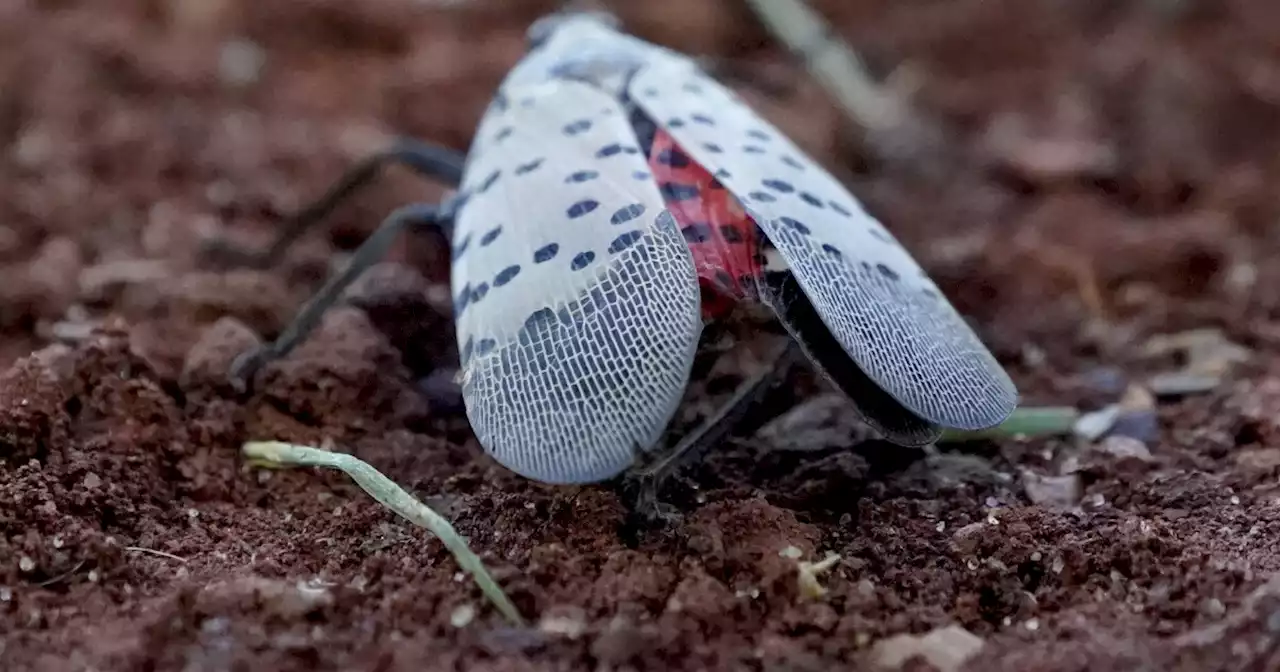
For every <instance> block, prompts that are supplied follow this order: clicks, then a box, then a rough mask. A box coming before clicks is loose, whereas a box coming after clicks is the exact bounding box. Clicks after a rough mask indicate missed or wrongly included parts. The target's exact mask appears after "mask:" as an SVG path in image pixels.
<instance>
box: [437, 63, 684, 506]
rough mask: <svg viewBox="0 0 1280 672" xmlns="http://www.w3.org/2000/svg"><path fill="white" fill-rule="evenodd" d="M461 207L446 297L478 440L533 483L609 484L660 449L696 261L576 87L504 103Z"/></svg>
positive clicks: (480, 147) (644, 177) (605, 116)
mask: <svg viewBox="0 0 1280 672" xmlns="http://www.w3.org/2000/svg"><path fill="white" fill-rule="evenodd" d="M460 193H462V194H464V195H465V199H466V200H465V201H464V204H463V205H462V209H461V211H460V213H459V215H458V219H457V223H456V230H455V232H454V238H453V239H454V253H453V268H452V286H453V291H454V306H455V315H456V320H457V333H458V347H459V352H460V354H461V358H462V371H463V383H462V391H463V398H464V401H465V404H466V408H467V416H468V418H469V419H470V421H471V425H472V428H473V429H474V431H475V433H476V436H477V438H478V439H479V440H480V443H481V445H483V446H484V447H485V449H486V450H487V451H488V452H489V453H490V454H491V455H493V457H494V458H496V459H497V460H498V461H499V462H501V463H502V464H504V465H505V466H507V467H508V468H510V469H512V470H513V471H515V472H517V473H519V474H521V475H524V476H526V477H529V478H534V479H537V480H541V481H546V482H552V483H581V482H590V481H597V480H603V479H606V478H609V477H612V476H614V475H616V474H617V473H619V472H620V471H622V470H623V469H625V468H626V467H628V466H629V465H630V464H631V462H632V460H633V457H634V454H635V453H634V451H635V450H636V449H637V448H640V449H648V448H650V447H651V446H652V445H653V444H655V443H656V442H657V440H658V439H659V438H660V437H661V435H662V432H663V431H664V429H665V428H666V425H667V423H668V422H669V421H670V419H671V415H672V413H674V411H675V409H676V406H677V405H678V404H679V402H680V399H681V396H682V394H683V392H684V388H685V384H686V383H687V381H688V376H689V369H690V366H691V364H692V360H693V354H694V351H695V349H696V347H697V343H698V338H699V335H700V333H701V329H702V322H701V317H700V312H699V311H700V308H699V295H698V283H697V276H696V274H695V272H694V266H693V261H692V258H691V257H690V254H689V251H688V249H687V248H686V246H685V244H684V239H683V236H682V235H681V234H680V231H679V229H678V227H677V226H676V224H675V221H674V219H673V218H672V216H671V214H670V213H669V212H668V211H667V210H666V209H665V206H664V204H663V200H662V196H661V194H660V193H659V192H658V189H657V187H656V185H655V183H654V181H653V180H652V178H651V177H650V176H649V174H648V167H647V164H646V162H645V157H644V156H643V155H641V154H640V152H639V149H638V148H637V147H636V139H635V136H634V134H633V133H632V130H631V127H630V125H629V124H628V123H627V119H626V115H625V114H624V113H623V111H622V109H621V108H620V106H619V105H618V103H617V102H616V100H614V99H613V98H610V97H609V96H607V95H605V94H603V93H601V92H599V91H598V90H596V89H594V88H592V87H590V86H588V85H585V84H581V83H577V82H571V81H555V82H547V83H543V84H537V85H533V86H522V87H518V88H511V89H508V90H507V91H506V92H505V93H504V94H502V95H500V96H499V98H498V99H497V100H496V101H495V103H494V105H492V106H491V107H490V109H489V110H488V111H487V112H486V115H485V118H484V120H483V121H482V123H481V128H480V132H479V135H478V136H477V139H476V141H475V143H474V147H473V150H472V154H471V155H470V157H469V159H468V165H467V168H466V173H465V175H464V177H463V185H462V189H461V192H460Z"/></svg>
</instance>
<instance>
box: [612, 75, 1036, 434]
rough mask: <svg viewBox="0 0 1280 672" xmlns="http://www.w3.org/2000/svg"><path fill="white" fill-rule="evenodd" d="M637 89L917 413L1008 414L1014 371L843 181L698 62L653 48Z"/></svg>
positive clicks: (866, 367)
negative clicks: (1009, 370) (1008, 369)
mask: <svg viewBox="0 0 1280 672" xmlns="http://www.w3.org/2000/svg"><path fill="white" fill-rule="evenodd" d="M629 92H630V94H631V96H632V98H633V99H634V100H635V101H636V102H637V104H639V105H640V106H641V107H642V108H643V109H644V110H645V111H646V112H647V113H648V114H649V115H651V116H652V117H653V119H654V120H655V121H656V122H657V123H658V125H659V126H661V127H662V128H664V129H665V130H667V132H668V133H670V134H671V135H672V136H673V137H674V138H675V139H676V141H677V142H679V143H680V144H681V146H683V147H684V149H685V151H686V152H688V153H689V154H690V155H691V156H692V157H693V158H694V159H695V160H696V161H698V162H699V163H700V164H702V165H703V166H704V167H706V168H707V169H708V170H709V171H711V172H713V173H715V174H716V176H717V177H718V178H720V180H721V182H722V183H723V184H724V185H725V187H726V188H728V189H729V190H730V191H731V192H732V193H733V194H734V195H735V196H737V197H738V198H739V199H741V200H742V202H743V204H744V206H745V208H746V209H747V211H748V212H749V213H750V214H751V215H752V217H753V219H755V220H756V223H757V225H758V226H759V227H760V229H761V231H762V232H763V233H764V234H765V237H766V238H768V240H769V241H770V242H771V243H772V244H773V245H774V246H775V247H776V248H777V249H778V251H779V253H780V254H781V255H782V257H783V258H784V259H785V260H786V262H787V264H788V265H789V266H790V268H791V269H792V271H793V272H794V273H795V276H796V279H797V281H798V282H799V283H800V285H801V287H803V289H804V291H805V294H807V295H808V296H809V298H810V299H811V300H812V301H813V304H814V306H815V308H816V309H817V311H818V313H819V315H820V316H821V318H822V321H823V322H824V323H825V324H826V326H827V327H828V328H829V329H830V330H831V332H832V334H833V335H834V336H835V337H836V339H837V340H838V341H839V343H840V344H841V345H842V346H843V347H844V349H845V351H846V352H848V353H849V355H850V357H851V358H852V359H853V360H854V361H855V362H856V363H857V365H858V366H859V367H860V368H861V369H862V370H863V371H864V372H866V374H867V375H868V376H870V377H871V379H873V380H874V381H876V382H877V383H878V384H879V385H880V386H882V387H883V388H884V390H885V391H886V392H888V393H889V394H890V395H892V396H893V397H894V398H895V399H897V400H898V401H899V402H900V403H901V404H902V405H903V406H905V407H906V408H907V409H909V410H911V411H912V412H914V413H917V414H919V415H920V416H921V417H923V418H925V419H926V420H929V421H931V422H936V423H938V424H940V425H943V426H947V427H956V428H973V429H977V428H983V427H988V426H991V425H995V424H998V423H999V422H1001V421H1003V420H1004V419H1005V418H1006V417H1008V415H1009V413H1011V412H1012V411H1013V408H1014V407H1015V406H1016V404H1017V392H1016V390H1015V388H1014V385H1013V382H1012V381H1011V380H1010V379H1009V377H1008V374H1007V373H1005V371H1004V369H1003V368H1002V367H1001V366H1000V365H999V363H998V362H996V361H995V358H994V357H992V355H991V353H990V352H989V351H988V350H987V348H986V346H985V345H983V343H982V342H981V341H980V340H979V339H978V337H977V336H976V335H975V334H974V333H973V331H972V329H970V327H969V326H968V325H967V324H966V323H965V322H964V320H963V319H962V318H961V317H960V315H959V314H958V313H957V312H956V310H955V309H954V308H953V307H952V306H951V304H950V303H949V302H948V301H947V300H946V298H945V297H944V296H943V295H942V293H941V292H940V291H939V290H938V288H937V286H936V285H934V283H933V282H932V281H931V280H930V279H929V278H928V276H927V275H926V274H925V273H924V271H923V270H921V268H920V267H919V265H918V264H917V263H916V262H915V260H913V259H912V258H911V256H910V254H909V253H908V252H907V251H906V250H905V249H904V248H903V247H902V245H901V244H900V243H899V242H898V241H897V240H895V239H894V238H893V236H892V235H891V234H890V233H889V232H888V231H887V230H885V228H884V227H883V226H882V225H881V224H880V223H879V222H878V221H876V219H875V218H873V217H872V216H871V215H869V214H868V213H867V212H866V211H865V210H864V209H863V208H862V206H861V205H860V204H859V203H858V201H857V199H855V198H854V197H853V196H852V195H851V194H850V193H849V191H848V190H847V189H845V188H844V187H843V186H842V185H841V184H840V183H839V181H837V180H836V179H835V178H834V177H833V176H832V175H831V174H830V173H828V172H827V171H826V170H825V169H824V168H822V167H821V166H820V165H819V164H818V163H817V162H816V161H814V160H813V159H811V158H810V157H809V156H807V155H806V154H805V153H804V152H803V151H802V150H801V149H799V148H798V147H796V146H795V145H794V144H793V143H792V142H791V141H790V140H789V139H787V138H786V136H784V135H783V134H782V133H781V132H780V131H779V130H778V129H777V128H775V127H774V126H773V125H771V124H770V123H769V122H767V121H766V120H764V119H763V118H761V117H760V116H759V115H758V114H756V113H755V112H754V111H752V110H751V108H750V107H748V106H747V105H746V104H745V103H744V102H743V101H742V100H741V99H739V97H738V96H737V95H736V94H734V93H733V92H732V91H730V90H729V89H728V88H726V87H724V86H722V85H721V84H719V83H718V82H716V81H715V80H713V79H711V78H710V77H708V76H707V75H705V74H704V73H703V72H702V71H701V70H700V69H699V68H698V67H696V65H694V64H693V62H692V61H689V60H688V59H685V58H681V57H675V58H672V57H665V56H655V57H654V58H652V59H650V60H649V62H648V64H647V65H646V66H645V67H644V68H642V69H641V70H640V71H639V72H638V73H637V74H636V76H635V77H634V78H633V79H632V80H631V84H630V86H629Z"/></svg>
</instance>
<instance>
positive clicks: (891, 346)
mask: <svg viewBox="0 0 1280 672" xmlns="http://www.w3.org/2000/svg"><path fill="white" fill-rule="evenodd" d="M529 34H530V43H531V47H530V50H529V52H528V54H527V55H526V56H525V57H524V58H523V60H521V61H520V62H519V63H518V64H517V65H516V66H515V67H514V68H513V69H512V71H511V72H510V73H509V74H508V76H507V77H506V79H505V80H504V81H503V82H502V84H501V86H500V88H499V90H498V91H497V93H496V95H495V96H494V98H493V101H492V103H491V104H490V105H489V107H488V109H487V110H486V112H485V113H484V116H483V117H482V119H481V122H480V125H479V128H478V130H477V132H476V136H475V139H474V141H473V144H472V147H471V149H470V151H469V153H468V155H467V157H466V162H465V166H464V167H463V169H462V172H461V184H460V188H459V190H458V196H457V198H456V199H455V200H454V201H453V202H452V203H450V204H449V207H448V208H446V209H445V210H444V211H443V214H441V211H435V210H432V211H431V212H432V217H434V219H433V222H434V223H436V224H441V225H442V227H441V228H444V229H446V230H448V229H449V228H450V227H449V226H447V225H445V224H446V223H445V222H443V221H441V220H442V219H447V220H449V223H451V224H452V227H451V229H452V230H451V244H452V251H453V262H452V272H451V285H452V291H453V297H454V314H455V320H456V323H457V339H458V348H459V353H460V360H461V367H462V371H461V376H460V379H461V386H462V393H463V399H464V402H465V406H466V411H467V416H468V418H469V419H470V421H471V425H472V428H473V429H474V431H475V434H476V436H477V438H478V439H479V441H480V443H481V445H482V446H484V448H485V449H486V450H487V451H488V452H489V453H490V454H491V455H492V456H493V457H494V458H496V459H497V460H498V461H499V462H501V463H502V464H504V465H506V466H507V467H509V468H510V469H512V470H514V471H516V472H518V473H520V474H522V475H524V476H527V477H530V478H534V479H537V480H541V481H546V482H553V483H582V482H591V481H599V480H604V479H608V478H610V477H613V476H615V475H617V474H619V473H620V472H622V471H623V470H625V469H626V468H628V467H629V466H630V465H631V464H632V463H633V460H634V459H635V456H636V449H637V448H639V449H641V450H648V449H650V448H651V447H652V446H654V445H655V444H656V443H657V442H658V441H659V440H660V438H661V437H662V435H663V433H664V431H665V430H666V427H667V424H668V423H669V421H670V420H671V418H672V415H673V413H674V412H675V410H676V407H677V406H678V404H679V403H680V401H681V398H682V396H683V393H684V390H685V387H686V384H687V382H688V378H689V376H690V370H691V366H692V363H693V360H694V355H695V351H696V349H697V347H698V343H699V338H700V335H701V332H702V328H703V324H704V320H709V319H715V318H716V317H718V316H719V315H721V314H722V313H724V312H725V311H727V310H729V309H730V308H732V307H733V306H734V305H735V304H737V303H752V304H759V305H761V306H764V307H766V308H768V309H770V310H771V311H772V312H773V313H774V314H776V316H777V318H778V319H779V321H780V322H781V323H782V325H783V326H784V327H785V328H786V330H787V331H788V332H789V333H790V335H791V336H792V337H793V338H794V339H795V340H796V341H797V342H799V343H800V345H801V346H802V347H803V350H804V353H805V354H806V355H808V357H809V359H810V360H811V361H812V362H813V363H814V364H815V365H816V366H817V367H818V368H819V369H820V370H822V371H824V372H825V373H826V374H827V375H828V377H829V378H831V379H832V380H833V381H834V382H835V383H836V384H837V385H838V386H839V387H840V388H841V389H843V390H844V391H845V392H846V393H847V394H848V395H849V397H850V398H851V399H852V401H853V402H854V404H855V405H856V406H857V408H858V410H859V411H860V412H861V414H862V415H863V417H864V418H865V420H866V421H867V422H868V423H869V424H870V425H871V426H873V427H874V428H876V429H877V430H879V431H880V432H881V433H882V434H883V435H885V436H886V438H888V439H890V440H892V441H895V442H897V443H900V444H904V445H921V444H925V443H928V442H930V441H932V440H935V439H936V438H937V437H938V436H939V434H940V432H941V430H942V428H946V427H951V428H960V429H978V428H985V427H990V426H994V425H996V424H998V423H1000V422H1002V421H1003V420H1004V419H1005V418H1006V417H1007V416H1008V415H1009V413H1010V412H1012V410H1013V408H1014V407H1015V405H1016V403H1017V392H1016V390H1015V389H1014V385H1013V383H1012V381H1011V380H1010V379H1009V377H1008V376H1007V374H1006V373H1005V372H1004V370H1003V369H1002V368H1001V367H1000V365H999V364H998V363H997V362H996V361H995V359H994V358H993V357H992V355H991V354H990V353H989V352H988V350H987V348H986V347H985V346H984V345H983V344H982V343H981V342H980V341H979V340H978V338H977V336H976V335H975V334H974V333H973V331H972V330H971V329H970V328H969V326H968V325H966V324H965V322H964V321H963V320H962V319H961V317H960V316H959V315H958V314H957V312H956V311H955V309H954V308H953V307H952V306H951V305H950V304H949V303H948V302H947V300H946V299H945V298H944V297H943V296H942V294H941V292H940V291H939V290H938V288H937V287H936V286H935V285H934V284H933V282H932V281H931V280H930V279H929V278H928V277H927V276H926V275H925V273H924V272H923V271H922V270H921V268H920V267H919V266H918V265H917V264H916V262H915V261H914V260H913V259H912V258H911V256H910V255H909V254H908V252H907V251H906V250H905V249H903V247H902V246H901V245H900V244H899V243H898V242H897V241H896V240H895V239H894V238H893V236H891V235H890V234H889V233H888V231H886V230H885V229H884V227H883V226H881V225H880V223H879V222H877V221H876V220H875V219H874V218H873V217H872V216H870V215H869V214H867V213H866V212H865V211H864V210H863V208H862V207H861V206H860V205H859V203H858V201H857V199H855V198H854V197H853V196H852V195H851V194H850V193H849V192H848V191H847V190H846V189H845V188H844V187H843V186H841V184H840V183H839V182H838V181H836V179H835V178H833V177H832V176H831V175H830V174H829V173H828V172H827V171H826V170H824V169H823V168H822V167H821V166H820V165H819V164H818V163H817V162H815V161H814V160H813V159H811V158H810V157H809V156H807V155H806V154H805V153H804V152H803V151H801V150H800V149H799V148H798V147H797V146H796V145H794V144H793V143H792V142H791V141H790V140H788V139H787V138H786V137H785V136H784V135H783V134H782V133H780V132H779V131H778V129H777V128H775V127H774V126H773V125H772V124H770V123H768V122H767V121H765V120H764V119H763V118H761V117H760V116H759V115H758V114H756V113H755V112H753V111H752V110H751V108H750V107H748V106H747V105H746V104H745V103H743V101H742V100H740V99H739V98H738V97H737V96H736V95H735V94H734V93H733V92H731V91H730V90H729V89H727V88H726V87H724V86H722V85H721V84H719V83H718V82H716V81H715V80H714V79H712V78H711V77H709V76H708V75H707V74H705V73H704V72H703V71H702V70H701V69H700V68H699V66H698V65H696V64H695V62H694V61H693V60H691V59H690V58H688V57H686V56H683V55H681V54H679V53H676V52H673V51H671V50H668V49H665V48H663V47H660V46H657V45H654V44H651V43H648V42H645V41H642V40H640V39H637V38H635V37H632V36H629V35H626V34H624V33H621V32H619V31H618V30H616V29H615V27H614V26H613V25H612V23H611V22H610V21H609V20H607V19H606V18H604V17H601V16H600V15H597V14H559V15H553V16H551V17H547V18H544V19H542V20H540V21H539V22H537V23H536V24H534V26H533V27H532V28H531V29H530V32H529ZM428 172H429V171H428ZM366 245H367V246H370V247H373V246H374V244H373V243H372V242H371V243H368V244H366ZM362 249H363V248H362ZM353 265H354V264H353ZM330 293H331V294H333V293H336V292H330ZM315 303H317V302H313V304H315ZM314 317H315V316H314V315H311V322H314V321H315V320H314ZM298 321H299V322H305V320H304V319H303V318H299V320H298ZM298 333H305V327H302V328H299V329H298V331H297V332H292V331H291V332H290V337H291V338H293V340H294V341H296V340H297V338H298ZM285 340H287V339H286V338H285V337H282V338H281V341H285ZM290 342H293V341H290ZM287 347H288V346H274V350H272V352H271V353H270V355H269V356H278V355H279V354H280V353H281V352H283V351H285V350H287ZM263 358H264V357H263V356H259V357H258V360H259V361H261V360H262V359H263Z"/></svg>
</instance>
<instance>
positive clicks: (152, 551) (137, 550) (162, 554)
mask: <svg viewBox="0 0 1280 672" xmlns="http://www.w3.org/2000/svg"><path fill="white" fill-rule="evenodd" d="M124 550H126V551H132V552H134V553H149V554H151V555H158V556H160V557H162V558H169V559H170V560H177V561H178V562H186V561H187V559H186V558H183V557H179V556H176V555H174V554H172V553H165V552H164V551H157V550H156V549H154V548H142V547H141V546H125V547H124Z"/></svg>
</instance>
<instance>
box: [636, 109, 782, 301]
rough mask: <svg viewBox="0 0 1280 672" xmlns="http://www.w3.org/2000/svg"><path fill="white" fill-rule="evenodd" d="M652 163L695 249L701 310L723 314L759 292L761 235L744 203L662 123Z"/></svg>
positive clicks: (682, 229) (655, 137)
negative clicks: (756, 289)
mask: <svg viewBox="0 0 1280 672" xmlns="http://www.w3.org/2000/svg"><path fill="white" fill-rule="evenodd" d="M649 167H650V169H651V170H652V171H653V178H654V180H656V181H657V182H658V186H659V188H660V189H661V190H662V196H663V198H664V199H665V200H666V202H667V207H668V208H669V209H670V210H671V214H672V215H674V216H675V218H676V221H677V222H679V224H680V230H681V231H682V232H683V233H684V239H685V241H686V242H687V243H688V244H689V250H690V251H692V252H693V262H694V265H695V266H696V267H697V269H698V281H699V284H701V286H702V310H703V315H704V316H706V317H708V318H714V317H719V316H721V315H724V314H725V313H727V312H728V311H729V310H731V309H732V308H733V303H734V302H736V301H739V300H742V299H753V298H755V297H756V291H755V289H754V288H755V287H756V281H757V278H759V276H760V273H761V268H760V262H759V258H758V256H757V253H758V249H759V239H758V238H757V235H758V234H757V232H756V225H755V222H754V221H752V220H751V218H750V217H749V216H748V215H747V213H746V211H745V210H744V209H743V207H742V203H741V202H740V201H738V199H737V198H736V197H735V196H734V195H733V194H731V193H729V191H728V190H727V189H725V188H724V185H722V184H720V180H718V179H716V177H715V176H714V175H712V174H711V173H709V172H707V170H706V169H705V168H703V167H702V166H701V165H699V164H698V163H697V162H696V161H694V160H693V158H692V157H690V156H689V155H688V154H687V153H686V152H685V151H684V150H683V149H681V148H680V146H679V145H678V144H676V141H675V140H674V139H673V138H672V137H671V136H670V135H668V134H667V133H666V131H663V130H662V129H658V131H657V133H656V134H655V135H654V138H653V148H652V149H651V150H650V153H649Z"/></svg>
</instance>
